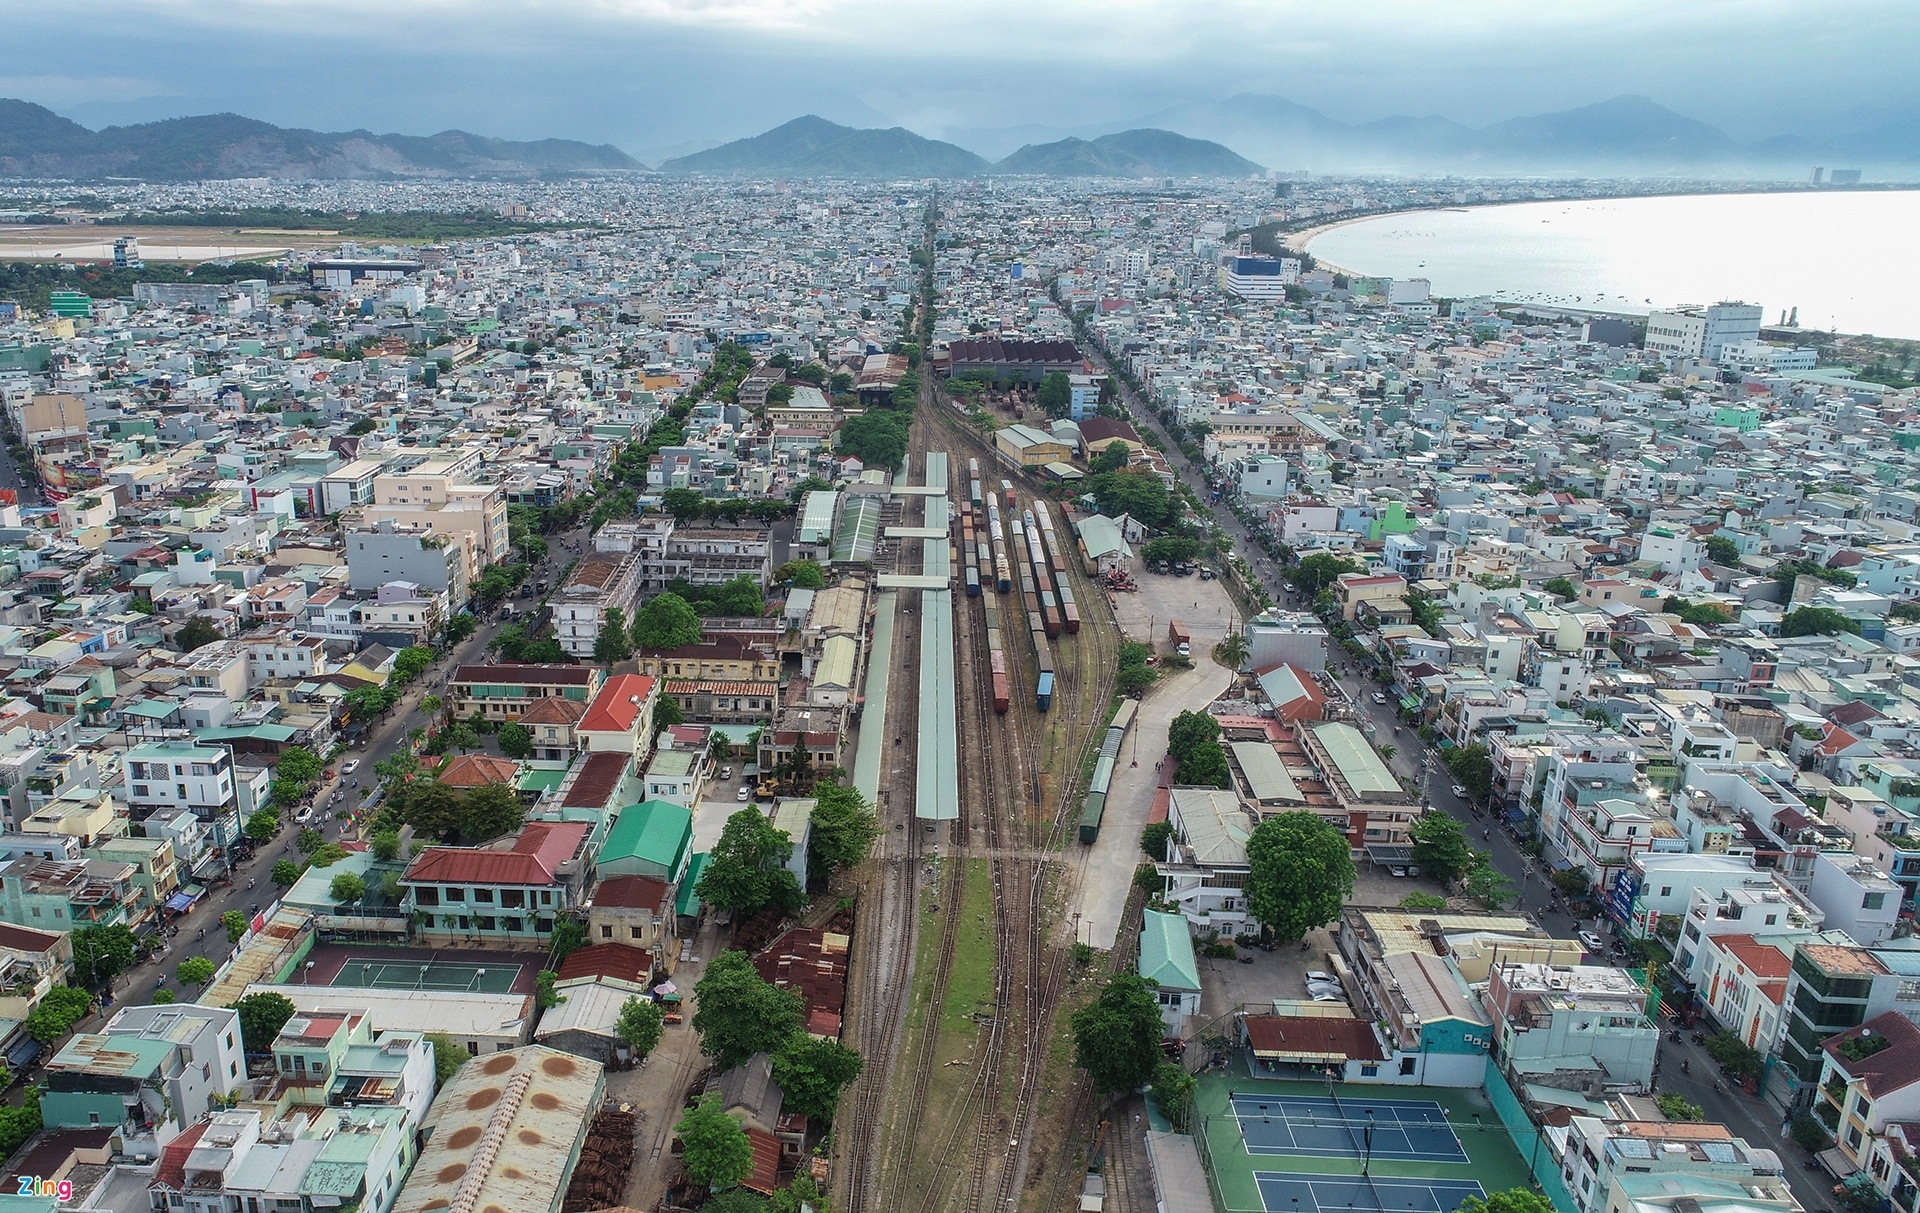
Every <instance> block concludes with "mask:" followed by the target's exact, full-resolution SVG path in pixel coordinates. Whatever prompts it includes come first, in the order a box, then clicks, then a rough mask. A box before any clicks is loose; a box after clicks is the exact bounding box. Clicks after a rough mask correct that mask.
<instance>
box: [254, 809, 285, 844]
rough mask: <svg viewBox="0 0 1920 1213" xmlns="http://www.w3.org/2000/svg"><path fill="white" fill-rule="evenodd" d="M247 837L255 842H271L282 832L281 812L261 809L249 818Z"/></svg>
mask: <svg viewBox="0 0 1920 1213" xmlns="http://www.w3.org/2000/svg"><path fill="white" fill-rule="evenodd" d="M246 832H247V837H248V838H250V839H252V840H253V841H254V842H271V841H272V840H273V836H274V835H275V834H278V833H279V832H280V811H279V810H278V809H261V810H259V811H258V812H255V813H252V814H250V815H249V816H248V817H247V827H246Z"/></svg>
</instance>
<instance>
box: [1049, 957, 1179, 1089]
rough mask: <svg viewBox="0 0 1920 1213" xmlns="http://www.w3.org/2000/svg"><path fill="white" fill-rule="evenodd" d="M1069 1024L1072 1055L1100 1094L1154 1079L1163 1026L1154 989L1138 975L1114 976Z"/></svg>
mask: <svg viewBox="0 0 1920 1213" xmlns="http://www.w3.org/2000/svg"><path fill="white" fill-rule="evenodd" d="M1070 1022H1071V1024H1072V1027H1073V1041H1074V1054H1075V1057H1076V1058H1077V1060H1078V1061H1079V1063H1080V1068H1081V1069H1083V1070H1085V1071H1086V1072H1087V1076H1088V1077H1089V1078H1091V1079H1092V1080H1093V1087H1094V1090H1096V1091H1098V1092H1099V1093H1100V1094H1101V1095H1113V1094H1115V1093H1117V1092H1120V1091H1131V1090H1133V1089H1134V1088H1135V1087H1139V1086H1144V1085H1145V1084H1146V1083H1147V1082H1148V1081H1149V1080H1151V1079H1152V1078H1153V1073H1154V1070H1155V1069H1157V1068H1158V1066H1159V1064H1160V1062H1161V1060H1162V1057H1163V1055H1162V1054H1161V1052H1160V1039H1161V1037H1163V1036H1165V1035H1166V1027H1165V1025H1164V1024H1163V1023H1162V1022H1161V1020H1160V1004H1159V1001H1158V1000H1157V999H1156V998H1155V997H1154V994H1153V987H1152V986H1150V985H1149V984H1148V983H1147V982H1146V981H1145V980H1143V979H1142V978H1141V977H1139V976H1138V975H1137V974H1133V973H1123V974H1121V975H1119V976H1118V977H1115V978H1113V979H1112V980H1111V981H1109V982H1108V983H1107V984H1106V986H1105V988H1103V989H1102V990H1101V991H1100V993H1099V996H1098V997H1096V998H1095V999H1094V1000H1093V1001H1092V1002H1090V1003H1088V1004H1087V1005H1086V1006H1084V1007H1081V1008H1080V1009H1079V1010H1078V1011H1075V1012H1074V1013H1073V1018H1072V1020H1071V1021H1070Z"/></svg>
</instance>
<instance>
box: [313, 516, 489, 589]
mask: <svg viewBox="0 0 1920 1213" xmlns="http://www.w3.org/2000/svg"><path fill="white" fill-rule="evenodd" d="M472 536H473V533H472V532H469V531H458V532H442V531H438V530H436V529H435V527H434V525H433V524H432V523H418V524H414V525H410V526H402V525H400V524H398V523H396V522H395V521H394V520H393V519H391V518H382V519H378V520H376V521H374V522H372V523H371V524H369V525H366V526H363V527H361V528H359V529H358V530H354V531H350V532H348V533H347V536H346V539H345V540H344V544H345V547H346V556H347V585H348V587H349V588H351V589H352V590H353V591H354V592H355V593H357V594H363V595H365V594H373V593H375V592H376V591H378V590H379V589H380V587H381V586H384V585H386V584H387V583H388V582H393V581H404V582H406V583H407V584H409V585H412V586H417V587H419V588H420V589H421V590H425V591H429V592H431V593H434V594H444V595H446V598H447V602H448V604H449V606H450V608H451V609H452V610H454V611H458V610H460V609H461V608H462V607H464V606H466V604H467V594H468V589H469V587H470V584H471V583H472V581H473V580H474V579H475V577H476V576H477V575H478V572H479V570H480V568H482V567H484V566H485V564H486V563H487V562H486V561H484V560H481V559H479V558H478V554H477V553H475V552H471V551H469V550H468V549H469V547H470V540H471V539H472Z"/></svg>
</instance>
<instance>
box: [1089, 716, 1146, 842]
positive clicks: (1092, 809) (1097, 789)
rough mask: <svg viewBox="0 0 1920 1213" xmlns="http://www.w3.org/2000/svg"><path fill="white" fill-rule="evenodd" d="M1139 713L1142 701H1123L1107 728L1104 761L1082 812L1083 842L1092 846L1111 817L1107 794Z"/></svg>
mask: <svg viewBox="0 0 1920 1213" xmlns="http://www.w3.org/2000/svg"><path fill="white" fill-rule="evenodd" d="M1139 711H1140V702H1139V700H1136V699H1122V700H1121V701H1120V710H1119V711H1117V712H1115V713H1114V714H1113V723H1112V724H1109V725H1108V726H1107V735H1106V737H1105V738H1104V739H1103V740H1102V741H1101V743H1100V757H1098V758H1096V759H1095V760H1094V763H1093V779H1092V780H1091V781H1090V782H1089V783H1088V784H1087V799H1086V801H1085V803H1084V804H1083V805H1082V806H1081V809H1080V841H1081V842H1084V843H1088V844H1091V843H1092V842H1093V840H1094V839H1096V838H1098V837H1100V819H1101V818H1103V817H1105V816H1106V813H1107V793H1108V791H1109V790H1110V789H1111V788H1112V786H1113V768H1114V766H1115V765H1116V764H1118V763H1119V761H1120V743H1121V742H1123V741H1125V740H1126V738H1127V730H1128V729H1130V728H1132V727H1133V718H1134V717H1135V716H1136V715H1138V714H1139Z"/></svg>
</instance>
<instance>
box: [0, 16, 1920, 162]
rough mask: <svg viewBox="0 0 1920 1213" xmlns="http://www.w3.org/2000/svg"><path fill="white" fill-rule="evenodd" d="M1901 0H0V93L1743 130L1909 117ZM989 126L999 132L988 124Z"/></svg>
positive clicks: (428, 114)
mask: <svg viewBox="0 0 1920 1213" xmlns="http://www.w3.org/2000/svg"><path fill="white" fill-rule="evenodd" d="M1913 11H1914V10H1913V8H1912V6H1911V5H1910V4H1908V3H1905V2H1904V0H1860V2H1857V3H1840V4H1829V5H1806V4H1796V3H1787V2H1784V0H1696V2H1694V3H1686V4H1681V5H1674V4H1672V3H1671V2H1670V0H1669V2H1668V3H1657V2H1650V0H1627V2H1624V3H1611V4H1597V3H1578V4H1566V3H1549V4H1541V3H1538V2H1537V0H1532V2H1528V3H1517V2H1510V0H1446V2H1431V0H1430V2H1427V3H1413V2H1408V0H1393V2H1387V3H1382V2H1366V0H1361V2H1358V3H1351V4H1347V5H1340V6H1328V5H1324V4H1320V3H1302V2H1296V0H1264V2H1262V0H1220V2H1213V3H1205V4H1197V3H1173V2H1169V0H1107V2H1104V3H1093V2H1091V0H1049V2H1047V3H1041V4H1033V3H1030V2H1023V3H1015V2H1013V0H967V2H962V3H950V4H934V3H920V2H905V3H902V2H887V0H600V2H599V3H593V4H589V5H583V6H571V7H562V6H559V5H551V4H528V3H507V2H503V0H435V2H432V3H424V2H420V0H383V2H382V3H372V2H371V0H349V2H344V3H343V2H338V0H319V2H317V3H307V4H300V5H292V4H288V3H285V2H284V0H74V2H71V3H66V4H62V5H52V4H47V3H44V2H35V3H23V2H21V0H0V18H3V19H4V21H5V24H6V27H7V29H8V43H9V52H8V55H7V57H6V60H5V63H4V64H0V96H13V97H20V98H23V99H26V100H30V101H36V102H39V103H41V104H43V105H46V106H48V107H49V108H51V109H54V110H55V111H57V112H59V113H62V114H64V115H66V116H68V117H71V118H73V119H75V120H76V121H80V122H82V123H84V124H86V125H88V126H93V127H99V126H104V125H109V124H119V123H127V122H139V121H150V120H153V119H156V118H164V117H177V116H181V115H186V114H204V113H214V112H219V111H223V110H225V111H232V112H235V113H242V114H246V115H248V116H250V117H256V118H262V119H265V120H267V121H271V122H275V123H279V124H281V125H289V126H305V127H312V128H316V129H321V130H344V129H351V128H354V127H366V128H368V129H371V130H375V131H380V132H389V131H391V132H399V133H407V134H427V133H431V132H434V131H438V130H443V129H447V128H453V127H457V128H460V129H463V130H468V131H473V132H475V133H479V134H485V135H492V136H498V137H503V138H513V139H531V138H547V137H555V138H569V139H580V140H585V141H588V142H593V143H600V142H608V143H613V144H615V145H617V146H619V147H621V148H623V149H625V150H627V151H629V152H631V153H633V154H635V155H638V156H640V157H642V158H643V159H647V160H648V161H649V162H653V161H657V160H659V159H661V158H663V157H664V156H666V155H670V154H674V153H676V152H684V151H688V150H692V149H693V148H695V147H699V146H706V145H711V144H713V143H717V142H720V141H723V140H727V139H732V138H736V137H739V136H742V135H748V134H753V133H757V132H759V131H762V130H765V129H767V128H769V127H771V126H774V125H777V124H778V123H780V122H783V121H785V120H787V119H789V118H793V117H796V116H798V115H800V114H805V113H817V114H819V115H821V116H822V117H825V118H829V119H831V120H833V121H836V122H841V123H845V124H848V125H856V126H875V125H902V126H906V127H908V128H909V129H911V130H914V131H916V132H918V133H920V134H924V135H928V136H930V137H935V138H948V139H953V140H955V141H956V142H960V143H962V144H963V145H966V144H968V143H970V142H976V143H977V142H980V141H982V139H983V138H985V136H984V134H983V133H984V132H992V131H997V130H1005V129H1006V128H1035V130H1036V131H1038V132H1041V135H1040V137H1046V134H1045V133H1047V132H1058V131H1065V130H1072V129H1079V128H1090V127H1109V128H1110V127H1112V126H1113V125H1114V124H1121V123H1129V122H1131V121H1133V120H1136V119H1139V118H1142V117H1146V116H1148V115H1151V114H1152V113H1154V112H1155V111H1158V110H1162V109H1166V108H1169V107H1172V106H1176V105H1180V104H1185V103H1190V102H1195V101H1207V100H1215V99H1219V98H1222V97H1225V96H1227V95H1229V94H1233V93H1241V92H1252V93H1265V94H1272V95H1277V96H1282V97H1287V98H1290V99H1291V100H1294V101H1297V102H1300V103H1302V104H1304V105H1308V106H1312V107H1314V108H1316V109H1319V110H1321V111H1322V112H1324V113H1326V114H1328V115H1330V116H1332V117H1335V118H1338V119H1341V120H1343V121H1348V122H1364V121H1369V120H1372V119H1377V118H1381V117H1386V116H1390V115H1398V114H1407V115H1415V116H1425V115H1433V114H1438V115H1442V116H1444V117H1447V118H1450V119H1453V120H1455V121H1459V122H1464V123H1467V124H1470V125H1482V124H1486V123H1490V122H1495V121H1499V120H1502V119H1506V118H1511V117H1514V116H1516V115H1523V114H1532V113H1539V112H1544V111H1551V110H1560V109H1568V108H1573V107H1577V106H1581V105H1586V104H1589V103H1591V102H1594V101H1599V100H1602V99H1605V98H1608V97H1611V96H1614V95H1617V94H1620V93H1643V94H1645V95H1647V96H1649V97H1651V98H1653V99H1654V100H1656V101H1658V102H1660V103H1661V104H1664V105H1667V106H1670V107H1672V108H1674V109H1676V110H1679V111H1681V112H1683V113H1685V114H1687V115H1688V116H1690V117H1694V118H1698V119H1700V120H1701V121H1704V122H1708V123H1711V124H1713V125H1715V126H1718V127H1719V128H1721V129H1722V130H1724V131H1726V132H1727V133H1728V134H1729V135H1732V136H1733V137H1734V138H1735V139H1739V140H1753V139H1759V138H1763V137H1766V136H1771V135H1780V134H1789V135H1796V134H1797V135H1820V134H1823V133H1826V132H1829V131H1832V130H1836V129H1847V128H1851V127H1864V126H1869V125H1884V124H1887V123H1889V122H1897V121H1903V120H1912V121H1914V122H1916V123H1920V72H1915V71H1913V68H1912V65H1913V63H1914V62H1915V60H1916V51H1920V22H1916V21H1915V20H1914V17H1913ZM1001 141H1002V142H1004V141H1005V137H1004V136H1003V137H1002V139H1001Z"/></svg>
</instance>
